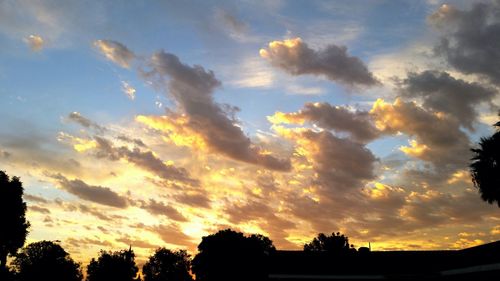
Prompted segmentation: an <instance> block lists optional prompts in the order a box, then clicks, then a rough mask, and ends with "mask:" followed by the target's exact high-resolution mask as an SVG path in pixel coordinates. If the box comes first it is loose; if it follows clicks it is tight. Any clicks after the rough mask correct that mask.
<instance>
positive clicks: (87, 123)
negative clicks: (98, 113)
mask: <svg viewBox="0 0 500 281" xmlns="http://www.w3.org/2000/svg"><path fill="white" fill-rule="evenodd" d="M68 120H70V121H72V122H75V123H77V124H80V125H81V126H83V127H85V128H90V129H95V130H97V131H99V132H104V131H106V128H104V127H102V126H100V125H99V124H97V123H95V122H94V121H92V120H90V119H88V118H87V117H85V116H83V115H81V114H80V113H79V112H71V113H70V114H68Z"/></svg>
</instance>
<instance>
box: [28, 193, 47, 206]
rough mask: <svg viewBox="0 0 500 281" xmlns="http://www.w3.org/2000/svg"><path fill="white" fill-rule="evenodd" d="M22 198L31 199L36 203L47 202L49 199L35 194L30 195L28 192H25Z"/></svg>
mask: <svg viewBox="0 0 500 281" xmlns="http://www.w3.org/2000/svg"><path fill="white" fill-rule="evenodd" d="M23 198H24V199H26V200H28V201H32V202H37V203H44V204H46V203H49V201H48V200H47V199H45V198H43V197H41V196H37V195H31V194H28V193H25V194H24V195H23Z"/></svg>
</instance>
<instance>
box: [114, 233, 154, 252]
mask: <svg viewBox="0 0 500 281" xmlns="http://www.w3.org/2000/svg"><path fill="white" fill-rule="evenodd" d="M143 239H144V237H141V238H138V239H136V238H132V237H130V236H126V235H125V236H122V237H120V238H118V239H116V242H120V243H123V244H125V245H126V246H127V247H128V246H130V247H133V248H145V249H155V248H158V245H153V244H151V243H149V242H147V241H144V240H143Z"/></svg>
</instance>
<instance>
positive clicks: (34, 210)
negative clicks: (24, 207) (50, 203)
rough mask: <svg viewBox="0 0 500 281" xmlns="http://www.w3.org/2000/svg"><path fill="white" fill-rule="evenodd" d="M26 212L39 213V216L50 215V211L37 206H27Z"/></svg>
mask: <svg viewBox="0 0 500 281" xmlns="http://www.w3.org/2000/svg"><path fill="white" fill-rule="evenodd" d="M28 211H32V212H37V213H41V214H50V210H49V209H47V208H44V207H40V206H37V205H29V206H28Z"/></svg>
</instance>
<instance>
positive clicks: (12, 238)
mask: <svg viewBox="0 0 500 281" xmlns="http://www.w3.org/2000/svg"><path fill="white" fill-rule="evenodd" d="M23 192H24V189H23V185H22V183H21V181H19V178H17V177H12V179H10V178H9V176H8V175H7V174H6V173H5V172H3V171H0V224H1V229H2V230H1V231H0V271H1V272H4V273H5V272H7V269H6V262H7V255H9V254H10V255H14V254H15V253H16V252H17V250H18V249H19V248H21V247H22V246H23V245H24V242H25V241H26V235H28V227H29V222H27V221H26V216H25V214H26V203H25V202H24V201H23ZM0 274H1V273H0Z"/></svg>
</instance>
